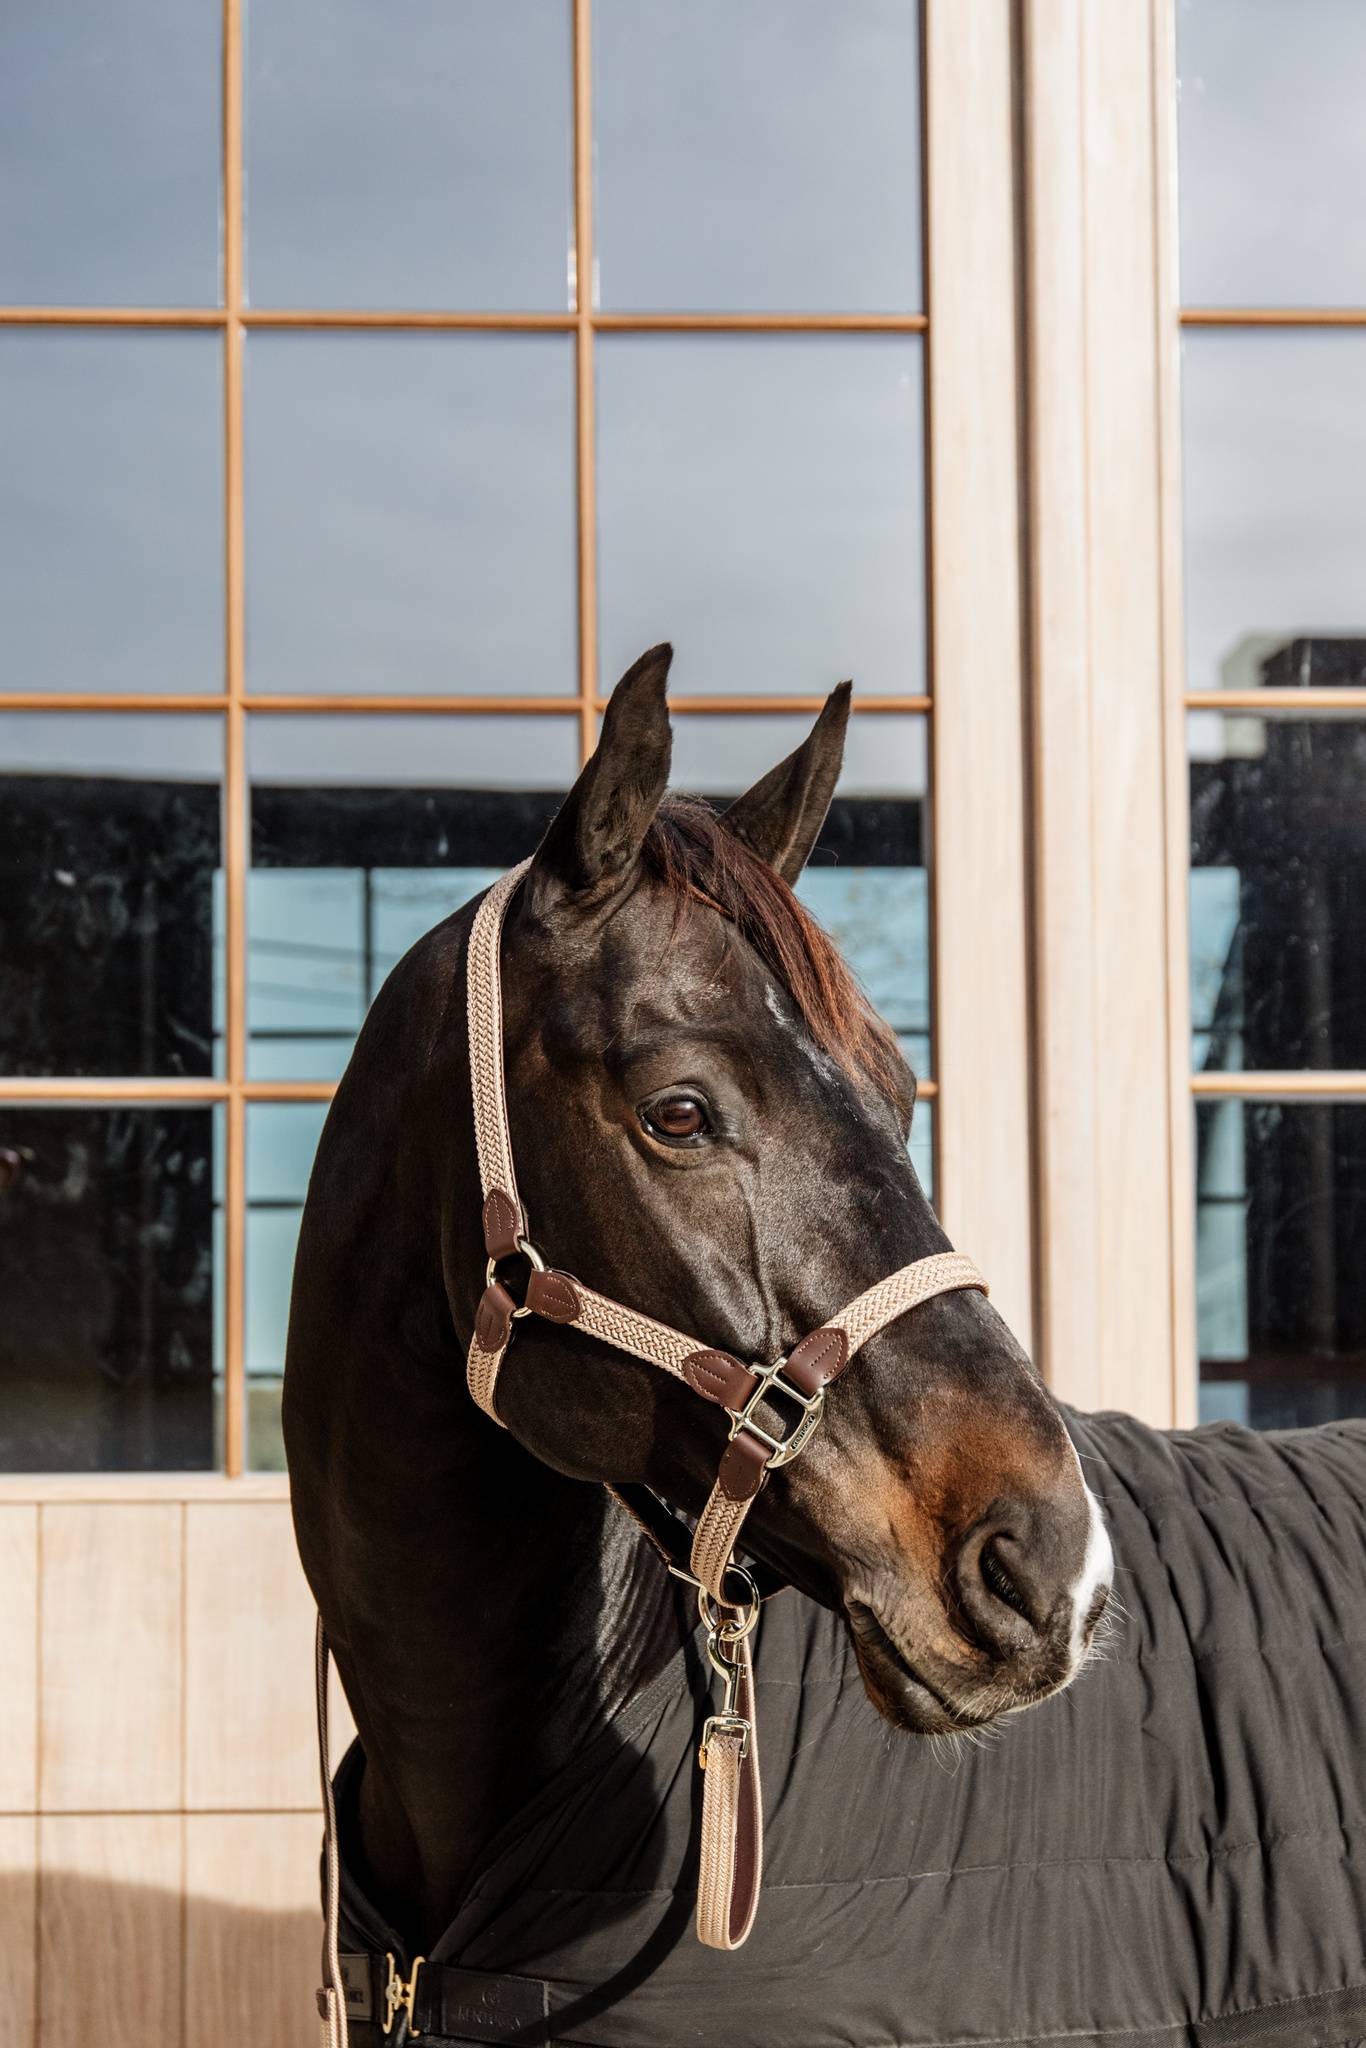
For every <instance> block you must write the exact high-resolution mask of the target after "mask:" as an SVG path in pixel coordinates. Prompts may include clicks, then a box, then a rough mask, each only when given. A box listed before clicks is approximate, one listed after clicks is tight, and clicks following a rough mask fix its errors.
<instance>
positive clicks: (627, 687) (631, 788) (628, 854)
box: [528, 641, 674, 897]
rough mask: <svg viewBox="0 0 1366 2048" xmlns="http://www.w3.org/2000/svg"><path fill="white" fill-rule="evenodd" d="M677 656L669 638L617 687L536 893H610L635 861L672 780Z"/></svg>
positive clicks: (563, 811)
mask: <svg viewBox="0 0 1366 2048" xmlns="http://www.w3.org/2000/svg"><path fill="white" fill-rule="evenodd" d="M673 658H674V651H673V648H672V647H670V646H669V644H668V642H667V641H665V642H663V643H662V644H661V645H660V646H658V647H652V648H651V649H650V651H649V653H648V654H642V655H641V657H640V660H639V661H637V662H636V663H634V665H633V666H632V667H631V668H628V669H627V671H626V673H625V675H624V676H623V677H622V679H621V681H620V682H619V683H618V684H617V686H616V688H615V690H613V692H612V697H611V701H610V703H609V704H608V706H607V710H606V712H605V713H604V714H603V721H602V732H601V734H600V735H599V737H598V744H597V748H596V750H595V751H594V754H593V757H592V759H591V760H590V761H589V763H588V765H587V767H586V768H585V769H584V770H583V772H582V773H581V775H580V776H579V779H578V781H577V782H576V783H575V784H574V787H573V788H572V789H571V790H570V792H569V794H568V796H567V797H566V798H565V800H564V802H563V803H562V804H561V805H560V808H559V810H558V811H557V812H556V813H555V816H554V817H553V818H552V819H551V822H550V827H549V830H548V831H547V832H546V835H545V838H544V839H543V840H542V841H541V843H540V846H539V847H538V848H537V849H536V858H535V860H534V861H533V862H532V866H531V870H530V874H529V876H528V880H529V882H530V884H531V888H532V892H533V895H535V896H538V895H540V893H541V891H542V890H543V889H545V888H547V887H548V888H549V890H550V891H551V893H553V894H556V895H559V894H566V893H567V894H569V895H573V896H580V897H583V896H587V897H593V896H602V895H609V894H610V893H611V892H612V890H613V889H614V888H616V887H617V886H618V885H619V884H620V883H621V882H622V881H623V880H624V879H625V877H626V875H627V874H628V873H629V872H630V870H631V869H632V868H633V867H634V865H635V862H636V859H637V856H638V855H639V853H640V848H641V842H642V841H643V839H644V837H645V834H646V832H647V831H648V830H649V828H650V821H651V819H652V818H653V817H654V814H655V812H656V811H657V810H658V809H659V801H660V798H661V797H662V796H663V794H664V791H665V788H666V786H667V784H668V780H669V756H670V754H671V752H672V749H673V735H672V734H671V732H670V730H669V713H668V708H667V705H666V702H665V695H664V693H665V687H666V684H667V682H668V676H669V664H670V662H671V661H672V660H673Z"/></svg>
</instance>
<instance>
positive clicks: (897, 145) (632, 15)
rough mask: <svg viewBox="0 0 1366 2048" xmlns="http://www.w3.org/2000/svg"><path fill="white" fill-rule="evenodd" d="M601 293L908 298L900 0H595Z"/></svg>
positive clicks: (916, 197)
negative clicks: (647, 3) (679, 2)
mask: <svg viewBox="0 0 1366 2048" xmlns="http://www.w3.org/2000/svg"><path fill="white" fill-rule="evenodd" d="M593 58H594V81H593V126H594V144H595V151H594V154H595V158H596V161H597V165H598V185H597V198H596V216H595V218H596V243H597V252H598V259H599V264H600V267H601V277H602V298H603V304H604V305H607V306H612V307H618V308H630V309H633V310H637V311H663V312H667V311H677V310H683V311H694V310H696V311H704V312H705V311H722V312H730V311H740V310H757V311H783V310H788V311H811V312H823V311H833V312H840V311H843V312H913V311H915V310H916V309H917V308H918V307H919V305H920V303H921V300H920V75H919V74H920V19H919V8H918V7H917V6H916V5H915V4H914V0H841V5H839V6H838V7H832V6H830V5H829V4H828V0H746V4H745V5H744V6H743V7H736V6H734V5H733V4H730V0H690V4H689V5H688V6H687V7H643V6H641V4H640V0H595V4H594V8H593Z"/></svg>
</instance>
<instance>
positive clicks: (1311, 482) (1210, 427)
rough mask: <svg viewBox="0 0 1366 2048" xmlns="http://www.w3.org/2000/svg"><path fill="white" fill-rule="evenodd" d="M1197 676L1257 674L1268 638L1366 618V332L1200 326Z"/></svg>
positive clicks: (1187, 379)
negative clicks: (1364, 484)
mask: <svg viewBox="0 0 1366 2048" xmlns="http://www.w3.org/2000/svg"><path fill="white" fill-rule="evenodd" d="M1182 358H1183V404H1184V414H1185V475H1184V501H1185V543H1186V579H1185V581H1186V683H1187V687H1188V688H1189V689H1192V690H1210V689H1217V688H1219V687H1220V685H1221V684H1233V685H1238V686H1241V687H1254V686H1255V685H1256V684H1257V683H1258V682H1259V680H1260V675H1259V671H1258V662H1259V661H1260V660H1261V659H1263V658H1264V657H1265V653H1266V651H1267V645H1266V643H1267V641H1268V640H1269V641H1270V644H1271V645H1273V646H1274V645H1278V644H1280V643H1281V642H1282V641H1283V640H1284V639H1285V638H1286V637H1288V636H1290V635H1292V634H1298V633H1361V632H1362V631H1363V630H1364V629H1366V572H1364V571H1363V564H1364V563H1366V500H1363V497H1362V491H1361V477H1362V473H1363V468H1366V334H1357V333H1352V332H1350V331H1342V330H1339V331H1327V332H1323V331H1319V332H1305V331H1303V330H1300V331H1288V332H1287V331H1282V332H1275V331H1272V332H1265V331H1256V332H1254V331H1251V330H1248V329H1241V330H1236V331H1234V332H1229V333H1220V332H1214V331H1208V332H1202V331H1197V332H1194V333H1187V334H1186V336H1185V338H1184V342H1183V346H1182Z"/></svg>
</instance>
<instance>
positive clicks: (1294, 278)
mask: <svg viewBox="0 0 1366 2048" xmlns="http://www.w3.org/2000/svg"><path fill="white" fill-rule="evenodd" d="M1176 18H1177V69H1178V73H1179V79H1180V86H1179V96H1178V107H1179V114H1180V136H1181V178H1180V188H1181V286H1182V297H1183V299H1184V300H1185V302H1186V304H1187V305H1205V306H1344V305H1346V306H1357V305H1360V304H1361V303H1362V301H1363V299H1366V206H1363V203H1362V202H1363V197H1364V196H1366V129H1363V126H1362V120H1361V79H1362V75H1363V72H1366V11H1363V9H1362V8H1361V7H1359V6H1357V5H1354V4H1352V0H1296V4H1295V5H1294V7H1292V8H1287V7H1286V6H1285V4H1284V0H1181V5H1180V6H1179V7H1178V8H1177V14H1176Z"/></svg>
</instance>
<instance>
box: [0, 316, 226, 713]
mask: <svg viewBox="0 0 1366 2048" xmlns="http://www.w3.org/2000/svg"><path fill="white" fill-rule="evenodd" d="M222 381H223V358H222V344H221V342H220V340H219V338H218V336H217V335H215V334H195V333H173V332H161V333H158V332H150V331H148V330H146V329H135V330H133V331H130V332H119V331H110V330H107V329H106V330H103V331H96V330H94V329H91V328H84V329H83V328H68V329H61V330H58V331H54V330H51V329H46V330H45V329H39V328H23V327H13V328H6V329H3V330H0V622H3V640H2V642H0V644H2V645H3V665H2V666H0V684H2V686H3V687H4V688H5V689H7V690H43V689H50V690H87V691H94V690H127V691H139V690H178V691H183V690H221V689H222V687H223V568H222V562H223V414H222Z"/></svg>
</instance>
